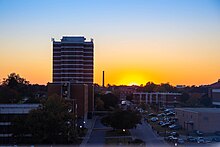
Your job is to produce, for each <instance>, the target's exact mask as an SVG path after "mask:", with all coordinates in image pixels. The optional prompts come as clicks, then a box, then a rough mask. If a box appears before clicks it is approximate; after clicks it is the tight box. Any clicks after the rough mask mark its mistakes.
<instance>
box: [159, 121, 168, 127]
mask: <svg viewBox="0 0 220 147" xmlns="http://www.w3.org/2000/svg"><path fill="white" fill-rule="evenodd" d="M169 125H170V122H165V123H163V124H162V125H161V127H168V126H169Z"/></svg>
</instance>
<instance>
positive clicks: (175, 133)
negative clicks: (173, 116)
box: [170, 132, 179, 137]
mask: <svg viewBox="0 0 220 147" xmlns="http://www.w3.org/2000/svg"><path fill="white" fill-rule="evenodd" d="M170 135H171V136H174V137H179V134H178V133H177V132H171V133H170Z"/></svg>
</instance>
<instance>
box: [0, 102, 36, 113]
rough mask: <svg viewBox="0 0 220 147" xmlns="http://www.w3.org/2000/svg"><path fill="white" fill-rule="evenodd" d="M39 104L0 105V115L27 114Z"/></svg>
mask: <svg viewBox="0 0 220 147" xmlns="http://www.w3.org/2000/svg"><path fill="white" fill-rule="evenodd" d="M39 106H40V104H0V114H27V113H29V111H31V110H33V109H36V108H38V107H39Z"/></svg>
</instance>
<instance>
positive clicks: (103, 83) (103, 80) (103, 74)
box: [102, 71, 105, 87]
mask: <svg viewBox="0 0 220 147" xmlns="http://www.w3.org/2000/svg"><path fill="white" fill-rule="evenodd" d="M102 87H105V71H102Z"/></svg>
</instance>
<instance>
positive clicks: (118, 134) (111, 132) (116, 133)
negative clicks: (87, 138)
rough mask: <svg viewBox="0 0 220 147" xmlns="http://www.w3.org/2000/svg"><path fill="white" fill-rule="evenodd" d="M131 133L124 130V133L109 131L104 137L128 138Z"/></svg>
mask: <svg viewBox="0 0 220 147" xmlns="http://www.w3.org/2000/svg"><path fill="white" fill-rule="evenodd" d="M130 135H131V133H130V132H129V130H125V131H124V132H123V131H122V130H111V131H107V132H106V134H105V136H106V137H112V136H113V137H114V136H130Z"/></svg>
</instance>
